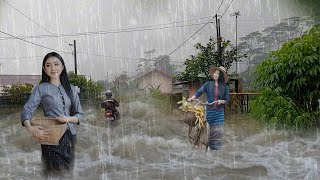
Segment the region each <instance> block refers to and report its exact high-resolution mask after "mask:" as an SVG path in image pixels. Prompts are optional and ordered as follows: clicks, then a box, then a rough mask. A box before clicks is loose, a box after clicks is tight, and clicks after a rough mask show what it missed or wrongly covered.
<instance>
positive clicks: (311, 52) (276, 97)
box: [255, 25, 320, 130]
mask: <svg viewBox="0 0 320 180" xmlns="http://www.w3.org/2000/svg"><path fill="white" fill-rule="evenodd" d="M319 61H320V25H316V26H314V27H313V28H312V29H311V30H309V31H308V32H307V33H306V34H304V35H303V36H301V37H299V38H296V39H294V40H292V41H290V42H288V43H285V44H284V45H283V47H282V48H281V49H279V50H277V51H274V52H271V53H270V55H269V56H268V58H267V59H266V60H265V61H263V62H262V63H261V64H259V65H258V66H257V67H256V69H255V73H256V75H257V77H258V78H257V80H256V81H255V86H256V87H257V88H259V89H261V90H262V93H261V95H260V97H259V98H258V100H257V104H259V105H260V106H261V108H260V112H259V113H258V114H257V115H258V116H259V117H261V118H262V119H264V120H266V121H268V122H270V123H271V124H273V125H275V126H277V127H282V128H286V129H287V128H289V129H295V130H297V129H307V128H308V127H312V126H315V125H316V124H317V123H318V122H317V121H319V120H318V119H319V108H320V107H319V100H320V90H319V89H320V81H319V79H320V65H319Z"/></svg>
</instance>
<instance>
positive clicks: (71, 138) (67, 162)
mask: <svg viewBox="0 0 320 180" xmlns="http://www.w3.org/2000/svg"><path fill="white" fill-rule="evenodd" d="M76 141H77V140H76V135H72V134H71V132H70V130H67V131H66V132H65V133H64V135H63V136H62V138H61V139H60V141H59V145H41V151H42V163H43V165H44V174H45V175H59V174H62V173H69V172H72V171H73V168H74V157H75V144H76Z"/></svg>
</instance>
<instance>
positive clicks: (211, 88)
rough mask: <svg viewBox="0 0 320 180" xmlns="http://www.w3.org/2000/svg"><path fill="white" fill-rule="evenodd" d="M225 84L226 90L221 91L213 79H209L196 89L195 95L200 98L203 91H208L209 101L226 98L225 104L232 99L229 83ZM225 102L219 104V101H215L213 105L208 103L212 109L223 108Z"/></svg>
mask: <svg viewBox="0 0 320 180" xmlns="http://www.w3.org/2000/svg"><path fill="white" fill-rule="evenodd" d="M223 86H224V87H225V88H224V92H220V93H219V92H218V89H219V88H218V86H215V85H214V83H213V81H207V82H206V83H204V84H203V85H202V86H201V87H200V88H199V89H198V90H197V91H196V93H195V97H196V98H198V97H200V96H201V95H202V94H203V93H206V95H207V101H208V103H212V102H213V101H216V100H225V101H226V102H225V104H228V103H229V101H230V95H229V87H228V86H227V85H223ZM225 104H220V105H218V104H217V103H215V104H213V105H207V107H208V108H210V109H219V110H223V109H224V106H225Z"/></svg>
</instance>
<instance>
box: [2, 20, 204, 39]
mask: <svg viewBox="0 0 320 180" xmlns="http://www.w3.org/2000/svg"><path fill="white" fill-rule="evenodd" d="M202 24H205V23H197V24H187V25H177V26H168V27H159V28H145V29H133V28H129V29H120V30H114V31H113V30H110V31H96V32H83V33H74V34H59V35H58V36H88V35H101V34H118V33H128V32H140V31H151V30H161V29H170V28H177V27H187V26H198V25H202ZM130 29H132V30H130ZM47 37H55V36H52V35H38V36H20V38H24V39H30V38H47ZM7 39H12V38H6V37H2V39H0V40H7Z"/></svg>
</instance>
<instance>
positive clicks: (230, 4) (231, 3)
mask: <svg viewBox="0 0 320 180" xmlns="http://www.w3.org/2000/svg"><path fill="white" fill-rule="evenodd" d="M232 2H233V0H231V2H230V3H229V5H228V7H227V8H226V10H225V11H224V12H223V14H222V15H221V18H222V17H223V15H224V14H225V13H226V12H227V10H228V9H229V7H230V5H231V4H232Z"/></svg>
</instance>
